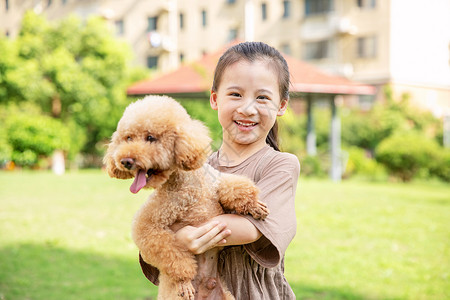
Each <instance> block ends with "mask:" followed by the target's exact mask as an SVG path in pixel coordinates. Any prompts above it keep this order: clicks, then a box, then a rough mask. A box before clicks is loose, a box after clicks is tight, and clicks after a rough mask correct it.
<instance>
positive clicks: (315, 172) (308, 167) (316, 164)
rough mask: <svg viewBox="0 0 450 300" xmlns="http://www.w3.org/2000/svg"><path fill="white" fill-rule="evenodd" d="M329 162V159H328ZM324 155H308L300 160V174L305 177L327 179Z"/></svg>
mask: <svg viewBox="0 0 450 300" xmlns="http://www.w3.org/2000/svg"><path fill="white" fill-rule="evenodd" d="M328 160H329V159H328ZM328 160H327V159H326V157H325V156H324V155H317V156H311V155H306V156H304V157H301V158H300V167H301V171H300V174H302V175H304V176H315V177H326V176H327V169H328V167H327V162H328Z"/></svg>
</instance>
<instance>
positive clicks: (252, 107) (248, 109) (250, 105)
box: [237, 98, 257, 116]
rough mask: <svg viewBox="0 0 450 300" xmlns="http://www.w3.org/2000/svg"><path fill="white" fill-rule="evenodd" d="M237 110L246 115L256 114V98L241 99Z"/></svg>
mask: <svg viewBox="0 0 450 300" xmlns="http://www.w3.org/2000/svg"><path fill="white" fill-rule="evenodd" d="M237 112H238V113H240V114H243V115H246V116H251V115H254V114H256V113H257V110H256V100H255V99H252V98H247V99H246V100H245V101H242V104H241V106H239V108H238V109H237Z"/></svg>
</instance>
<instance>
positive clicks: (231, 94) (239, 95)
mask: <svg viewBox="0 0 450 300" xmlns="http://www.w3.org/2000/svg"><path fill="white" fill-rule="evenodd" d="M230 96H232V97H241V94H239V93H230Z"/></svg>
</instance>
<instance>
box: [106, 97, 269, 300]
mask: <svg viewBox="0 0 450 300" xmlns="http://www.w3.org/2000/svg"><path fill="white" fill-rule="evenodd" d="M210 142H211V140H210V137H209V135H208V130H207V129H206V127H205V126H204V125H203V124H202V123H201V122H199V121H197V120H193V119H191V118H190V116H189V115H188V114H187V112H186V110H185V109H184V108H183V107H182V106H181V105H180V104H179V103H178V102H176V101H175V100H173V99H172V98H169V97H166V96H147V97H145V98H144V99H142V100H138V101H136V102H134V103H132V104H130V105H129V106H128V107H127V108H126V110H125V112H124V114H123V116H122V118H121V119H120V121H119V123H118V126H117V130H116V132H114V134H113V136H112V141H111V143H110V144H109V146H108V150H107V153H106V156H105V158H104V162H105V165H106V169H107V171H108V174H109V175H110V176H111V177H115V178H119V179H128V178H133V177H134V182H133V183H132V185H131V187H130V190H131V191H132V192H133V193H137V192H138V191H139V190H140V189H141V188H154V189H155V190H154V192H153V193H152V194H151V195H150V197H149V198H148V200H147V201H146V202H145V204H144V205H143V206H142V208H141V209H140V210H139V211H138V212H137V214H136V216H135V219H134V222H133V227H132V236H133V240H134V242H135V243H136V245H137V247H138V248H139V250H140V253H141V256H142V258H143V259H144V261H145V262H147V263H148V264H151V265H153V266H155V267H156V268H158V269H159V271H160V276H159V280H160V286H159V291H158V299H177V298H180V297H181V298H182V299H220V298H222V299H232V298H233V297H232V296H231V294H230V293H229V292H227V291H226V288H225V287H223V286H222V285H223V283H221V282H220V281H219V280H218V274H217V267H216V265H217V253H218V251H219V250H218V249H217V248H215V249H213V250H210V251H208V252H206V253H207V254H203V256H202V255H200V256H198V257H195V256H194V255H193V254H192V253H191V252H189V251H188V250H187V249H185V248H184V247H183V246H182V245H180V244H178V243H177V241H176V240H175V236H174V232H173V231H172V230H171V229H170V226H171V225H173V224H174V223H179V224H181V225H183V226H184V225H194V226H195V225H199V224H202V223H204V222H206V221H207V220H208V219H210V218H212V217H214V216H217V215H219V214H222V213H224V210H226V211H235V212H237V213H240V214H251V215H252V216H253V217H254V218H259V219H264V218H265V217H266V216H267V214H268V209H267V207H266V205H265V204H264V203H262V202H260V201H259V200H258V189H257V187H256V186H255V185H254V184H253V182H252V181H251V180H250V179H248V178H246V177H242V176H236V175H230V174H223V173H219V172H218V171H216V170H214V169H213V168H212V167H210V166H209V165H207V164H205V161H206V159H207V155H208V154H209V152H210V149H209V144H210ZM206 255H208V256H207V257H206ZM211 258H212V259H211ZM197 262H198V263H199V264H200V265H199V267H198V268H197ZM211 279H212V280H211Z"/></svg>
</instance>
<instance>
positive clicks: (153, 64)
mask: <svg viewBox="0 0 450 300" xmlns="http://www.w3.org/2000/svg"><path fill="white" fill-rule="evenodd" d="M147 68H149V69H156V68H158V56H148V57H147Z"/></svg>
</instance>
